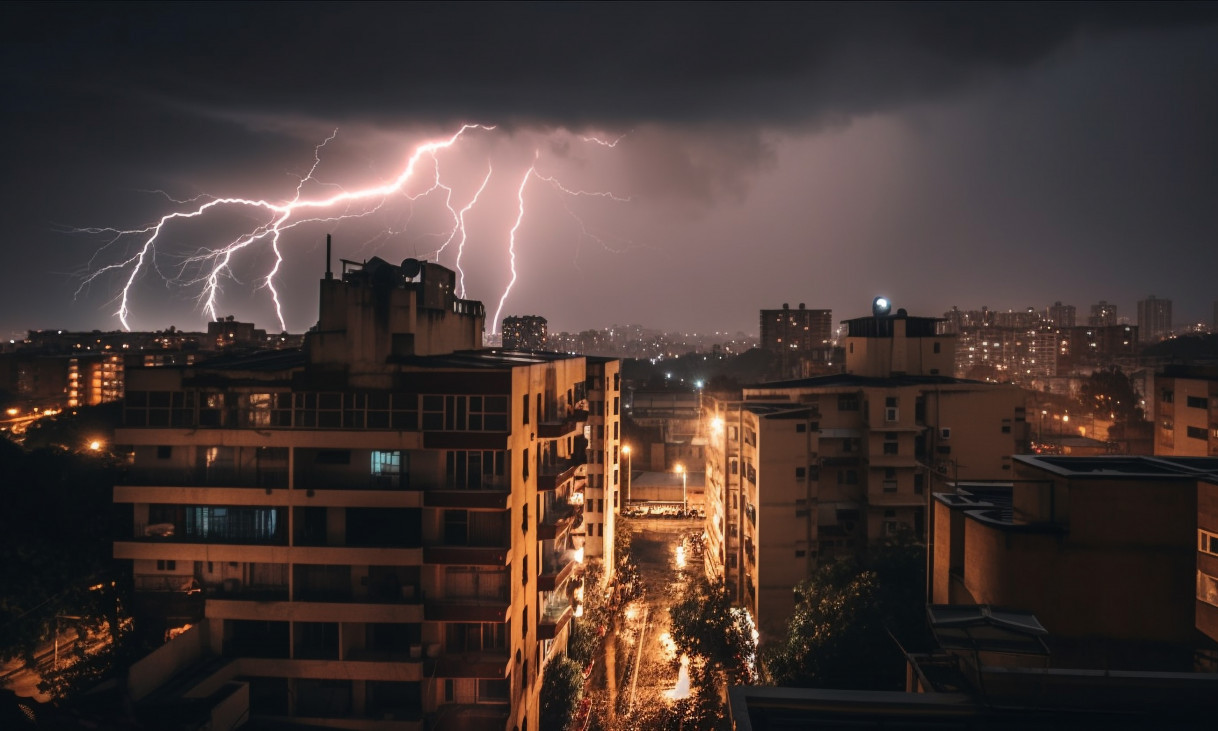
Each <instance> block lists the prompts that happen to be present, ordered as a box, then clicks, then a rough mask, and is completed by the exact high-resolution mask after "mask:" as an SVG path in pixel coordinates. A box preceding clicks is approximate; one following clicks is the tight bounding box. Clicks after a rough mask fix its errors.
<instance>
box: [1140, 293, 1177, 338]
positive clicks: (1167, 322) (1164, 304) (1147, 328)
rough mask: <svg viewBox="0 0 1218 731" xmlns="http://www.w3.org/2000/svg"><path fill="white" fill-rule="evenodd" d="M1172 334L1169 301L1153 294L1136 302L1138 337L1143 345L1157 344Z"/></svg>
mask: <svg viewBox="0 0 1218 731" xmlns="http://www.w3.org/2000/svg"><path fill="white" fill-rule="evenodd" d="M1171 333H1172V327H1171V300H1162V299H1158V298H1157V297H1155V296H1154V295H1153V294H1152V295H1150V296H1149V297H1147V298H1146V299H1144V300H1138V335H1139V336H1140V337H1141V339H1142V342H1144V343H1157V342H1159V341H1160V340H1163V339H1164V338H1166V337H1169V336H1170V335H1171Z"/></svg>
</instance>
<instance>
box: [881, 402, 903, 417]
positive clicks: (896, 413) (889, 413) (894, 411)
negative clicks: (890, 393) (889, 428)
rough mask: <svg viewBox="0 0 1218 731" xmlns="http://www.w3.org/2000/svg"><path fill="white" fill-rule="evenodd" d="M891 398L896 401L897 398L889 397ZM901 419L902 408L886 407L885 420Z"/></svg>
mask: <svg viewBox="0 0 1218 731" xmlns="http://www.w3.org/2000/svg"><path fill="white" fill-rule="evenodd" d="M889 400H890V401H894V400H895V399H889ZM900 420H901V410H900V409H898V408H896V407H895V406H886V407H884V421H900Z"/></svg>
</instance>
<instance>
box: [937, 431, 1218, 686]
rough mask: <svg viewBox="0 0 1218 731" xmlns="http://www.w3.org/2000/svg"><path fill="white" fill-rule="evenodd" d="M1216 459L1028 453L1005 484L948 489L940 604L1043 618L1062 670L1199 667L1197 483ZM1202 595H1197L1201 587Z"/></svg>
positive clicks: (942, 519)
mask: <svg viewBox="0 0 1218 731" xmlns="http://www.w3.org/2000/svg"><path fill="white" fill-rule="evenodd" d="M1216 475H1218V459H1201V460H1198V459H1190V458H1170V459H1163V458H1153V457H1057V456H1053V457H1049V456H1026V455H1021V456H1016V457H1015V470H1014V474H1013V475H1012V477H1013V479H1012V480H1011V481H1010V482H1007V483H1005V484H984V483H977V484H970V483H969V481H967V480H960V481H958V482H956V483H955V485H954V486H953V487H954V489H953V490H950V491H947V492H941V493H937V494H936V495H935V504H934V510H935V514H934V525H933V530H934V537H933V543H932V555H933V560H932V566H931V579H930V585H931V595H932V601H933V602H934V603H935V604H952V605H970V606H971V605H993V606H1001V607H1006V608H1010V609H1014V610H1020V611H1027V612H1031V613H1033V614H1035V615H1036V617H1037V618H1038V619H1039V620H1040V622H1041V623H1042V624H1043V625H1044V627H1045V628H1046V629H1047V630H1048V632H1049V634H1050V635H1051V637H1052V638H1053V642H1052V643H1051V645H1050V647H1051V649H1052V651H1053V659H1052V663H1053V665H1052V666H1053V667H1059V666H1060V667H1068V668H1100V669H1111V670H1157V671H1171V672H1175V671H1191V670H1192V669H1193V668H1194V664H1195V662H1196V659H1197V657H1198V655H1197V653H1198V652H1202V653H1206V652H1208V653H1211V656H1212V652H1213V649H1214V648H1215V647H1218V646H1216V645H1213V644H1212V643H1210V642H1208V641H1206V640H1205V639H1204V638H1202V637H1201V635H1200V634H1198V632H1197V630H1196V628H1195V625H1196V617H1197V615H1198V608H1199V605H1198V604H1197V602H1196V600H1195V597H1196V596H1200V591H1201V589H1200V582H1199V580H1197V571H1198V558H1199V557H1198V551H1197V545H1196V544H1194V538H1193V536H1194V535H1196V533H1197V525H1198V504H1199V503H1198V500H1199V494H1201V495H1204V494H1205V493H1199V485H1205V484H1211V483H1213V481H1214V479H1215V476H1216ZM1195 586H1196V587H1197V588H1196V593H1195V590H1194V587H1195Z"/></svg>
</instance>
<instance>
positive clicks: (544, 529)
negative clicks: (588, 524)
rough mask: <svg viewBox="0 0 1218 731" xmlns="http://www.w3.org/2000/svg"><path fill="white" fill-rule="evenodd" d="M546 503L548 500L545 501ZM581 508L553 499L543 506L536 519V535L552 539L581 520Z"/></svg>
mask: <svg viewBox="0 0 1218 731" xmlns="http://www.w3.org/2000/svg"><path fill="white" fill-rule="evenodd" d="M547 502H548V503H549V502H550V501H547ZM582 518H583V508H582V507H579V506H575V505H572V504H570V503H568V502H566V501H564V500H554V501H553V502H552V503H551V504H547V505H546V506H545V512H544V513H543V514H542V516H541V518H540V519H539V520H538V521H537V537H538V538H539V539H540V540H543V541H544V540H552V539H554V538H557V537H558V536H560V535H562V534H563V533H564V532H565V531H567V530H569V529H570V528H572V527H573V526H575V525H578V524H579V523H580V522H582Z"/></svg>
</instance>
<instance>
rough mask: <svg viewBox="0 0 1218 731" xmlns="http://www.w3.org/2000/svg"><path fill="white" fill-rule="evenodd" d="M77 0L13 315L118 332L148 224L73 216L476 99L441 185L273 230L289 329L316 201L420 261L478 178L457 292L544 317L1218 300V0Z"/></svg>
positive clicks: (160, 324)
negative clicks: (331, 1)
mask: <svg viewBox="0 0 1218 731" xmlns="http://www.w3.org/2000/svg"><path fill="white" fill-rule="evenodd" d="M62 10H63V9H62V8H56V7H54V6H53V7H51V8H35V7H33V6H19V7H17V8H9V9H6V10H5V11H4V14H5V19H6V22H5V25H6V26H7V27H9V28H10V29H18V28H19V29H20V33H21V34H20V36H17V35H14V36H11V37H10V38H9V39H7V41H6V43H5V44H4V49H5V53H6V54H7V55H8V59H7V60H8V61H9V63H7V64H5V69H6V70H5V71H4V72H3V74H2V75H0V79H2V81H0V88H2V89H3V90H4V92H5V94H6V98H7V99H9V100H10V102H11V104H12V111H11V112H10V114H9V115H7V116H6V118H5V121H4V122H3V124H4V125H5V127H4V129H5V133H6V138H7V139H9V140H19V141H20V144H14V145H11V146H10V147H9V149H8V151H7V155H6V164H5V166H4V170H5V172H4V173H3V175H4V187H3V190H4V191H5V195H6V200H7V202H8V211H9V213H10V215H11V219H10V230H9V232H8V237H9V238H8V243H7V245H6V246H5V253H6V254H7V259H8V262H9V265H10V267H11V268H10V272H15V273H17V274H16V275H10V278H9V280H10V281H9V282H8V284H7V286H6V287H4V288H3V292H4V294H3V295H2V297H3V299H2V300H0V312H3V313H4V315H3V317H0V331H2V332H4V333H5V334H6V335H7V336H8V337H13V336H14V335H19V334H21V333H23V332H24V331H25V330H28V329H39V328H62V329H71V330H93V329H99V330H103V331H109V330H115V329H120V328H121V326H122V323H121V322H120V320H119V318H118V317H116V314H115V313H116V312H117V310H118V308H119V302H118V300H117V299H116V297H117V296H118V295H119V292H120V290H121V288H122V284H123V282H124V281H125V278H126V277H127V276H128V275H129V274H130V270H129V269H121V270H120V269H115V270H112V271H110V272H108V273H103V274H102V276H100V277H98V278H97V279H94V280H93V281H92V283H91V284H89V285H88V286H86V287H84V288H83V289H82V288H81V285H82V284H83V283H84V282H85V280H86V278H87V277H88V276H89V275H90V274H95V273H98V272H99V271H103V270H104V268H105V267H107V266H110V265H114V264H115V263H116V262H120V261H122V260H123V259H124V258H125V257H127V256H130V255H131V253H132V252H133V251H134V242H135V241H136V239H133V238H130V237H129V238H128V239H124V240H121V241H116V242H115V243H114V244H112V245H110V246H108V247H105V246H104V244H106V243H107V242H109V241H112V240H113V239H114V235H113V233H106V232H100V231H96V230H94V231H92V232H89V231H84V230H83V229H97V228H110V229H125V230H133V229H138V228H141V227H144V226H147V225H148V224H149V223H150V222H151V221H155V220H156V218H157V217H159V216H164V215H166V214H169V213H171V212H172V211H175V210H187V209H186V208H183V206H186V205H187V204H185V203H178V202H175V201H186V200H188V199H193V198H195V197H196V196H200V195H206V194H210V195H221V196H243V197H250V198H260V199H265V200H268V201H272V202H275V203H276V204H278V205H282V204H284V203H286V202H288V201H291V200H292V199H293V196H294V195H296V194H297V193H298V191H300V190H301V189H300V188H298V185H300V181H301V180H302V179H308V180H309V181H310V186H311V187H309V188H308V189H306V190H304V191H303V192H304V193H305V194H306V197H307V196H309V195H312V196H315V197H316V196H321V195H324V194H333V193H335V192H336V191H348V192H350V191H356V190H359V189H361V187H363V188H366V187H368V186H375V185H384V184H385V183H386V181H387V180H390V179H392V178H393V177H394V175H396V174H398V173H399V172H400V171H401V168H402V165H403V164H404V161H405V160H406V159H407V157H408V155H409V153H410V152H411V151H412V150H414V149H416V148H417V146H418V145H420V144H422V143H423V142H424V141H426V140H435V139H440V138H448V137H449V136H450V135H452V134H453V133H454V132H455V131H456V130H458V129H460V126H461V125H462V124H481V125H486V126H488V127H489V126H492V125H494V126H495V129H494V130H493V131H478V134H477V135H474V134H471V135H469V139H468V142H469V144H468V145H466V146H463V147H461V148H460V149H454V150H453V151H452V153H451V154H447V153H446V154H445V155H442V156H441V157H439V158H438V160H437V161H436V163H435V164H436V165H442V171H443V174H444V177H443V180H442V182H443V183H444V184H445V185H447V186H448V190H449V192H448V194H447V195H448V196H449V197H448V198H447V199H446V200H447V203H448V205H447V206H445V205H443V203H444V200H443V194H442V193H441V192H437V193H434V194H433V195H431V196H430V197H426V196H420V194H421V193H423V192H424V190H425V189H426V188H427V186H428V185H430V181H431V178H430V177H427V178H426V180H425V183H417V181H420V180H424V178H423V177H420V178H417V179H416V183H417V184H418V185H421V186H422V187H415V188H408V189H404V190H403V191H401V193H402V195H399V196H398V197H397V198H395V199H394V200H393V201H391V203H392V205H389V204H386V205H380V206H373V207H372V211H371V212H370V213H366V212H363V211H361V213H365V215H363V216H362V217H361V218H360V219H358V220H353V219H352V220H345V221H326V222H318V223H316V224H310V225H302V226H300V227H299V228H291V229H286V230H285V232H284V237H283V240H282V243H283V249H282V251H283V253H284V256H285V262H284V264H283V266H282V269H281V271H280V273H279V279H278V280H277V282H278V285H277V286H278V287H279V289H280V290H281V291H282V293H283V295H284V304H285V317H284V325H285V326H286V327H287V329H288V330H289V331H292V332H300V331H303V330H305V329H307V328H308V327H310V326H311V325H312V324H313V323H314V322H315V321H316V314H317V302H316V282H317V280H318V279H320V278H321V277H322V275H323V274H324V271H325V251H324V249H325V247H324V241H325V234H326V233H333V234H334V241H335V244H334V253H333V259H334V261H335V268H338V260H339V259H344V258H345V259H351V260H355V261H360V260H363V259H367V258H370V257H371V256H380V257H382V258H384V259H387V260H389V261H391V262H395V263H396V262H398V261H401V260H402V259H403V258H406V257H412V256H413V257H427V256H428V255H429V254H431V253H432V252H434V251H436V250H437V249H439V248H440V247H441V245H442V243H443V242H444V241H445V240H446V238H448V237H450V236H451V232H452V229H453V224H452V220H451V217H450V215H449V213H448V209H458V210H459V209H461V208H462V207H463V206H465V205H466V204H467V203H470V202H471V201H472V200H473V197H474V196H475V195H476V194H477V193H478V191H483V193H484V194H485V196H486V198H485V199H484V201H483V202H484V203H485V205H483V206H482V207H479V208H476V209H475V208H471V209H470V219H469V221H468V225H467V233H468V241H469V243H468V245H469V250H468V251H467V253H466V256H467V257H468V258H467V259H466V262H467V263H469V266H468V267H467V270H468V271H467V273H468V275H469V282H468V287H469V289H468V296H469V297H472V298H474V299H479V300H482V301H483V302H485V303H486V305H487V309H488V320H490V319H491V318H490V316H491V315H492V314H494V313H495V312H496V306H499V307H502V315H503V316H506V315H511V314H524V313H532V314H540V315H542V316H545V317H547V319H548V320H549V321H550V327H551V330H552V331H579V330H584V329H590V328H605V327H608V326H610V324H612V323H615V322H638V323H642V324H644V325H645V326H647V327H650V328H656V329H659V330H665V331H685V332H689V331H694V332H713V331H724V332H729V333H734V332H746V333H752V332H755V328H756V313H757V311H758V310H761V309H773V308H778V307H780V306H781V304H782V303H783V302H789V303H790V304H791V306H792V307H795V306H797V303H799V302H806V303H807V305H808V307H812V308H822V309H831V310H832V311H833V313H834V315H833V316H834V318H835V319H836V320H841V319H845V318H849V317H854V316H859V315H863V314H865V313H866V311H867V308H868V306H869V302H870V297H871V296H873V295H876V294H884V295H886V296H888V297H889V298H890V299H891V300H892V301H893V302H894V304H895V305H896V306H898V307H904V308H906V309H907V310H908V311H909V312H910V313H911V314H919V315H925V316H938V315H940V314H942V313H943V312H945V311H947V310H949V309H950V308H951V307H952V306H959V307H961V308H962V309H974V308H979V307H981V306H983V305H986V306H989V307H990V308H991V309H994V310H998V311H1007V310H1022V309H1024V308H1026V307H1029V306H1032V307H1035V308H1037V309H1040V308H1043V307H1048V306H1049V305H1050V304H1051V303H1053V302H1055V301H1061V302H1063V303H1066V304H1072V305H1074V306H1076V307H1077V308H1078V311H1079V312H1080V313H1082V312H1085V311H1086V309H1087V308H1089V306H1090V305H1092V304H1094V303H1096V302H1099V301H1101V300H1107V301H1109V302H1112V303H1114V304H1116V305H1117V306H1118V308H1119V314H1120V315H1121V316H1123V317H1130V318H1133V317H1134V316H1135V313H1136V305H1137V302H1138V301H1140V300H1143V299H1146V298H1147V297H1148V296H1150V295H1152V294H1153V295H1156V296H1158V297H1159V298H1164V299H1170V300H1172V302H1173V308H1174V309H1173V312H1174V319H1175V321H1176V323H1177V324H1184V323H1190V322H1199V321H1200V322H1209V321H1210V318H1211V316H1212V313H1213V311H1214V310H1213V307H1214V302H1215V300H1216V299H1218V290H1216V289H1215V288H1214V286H1213V284H1212V281H1211V279H1212V278H1211V277H1210V276H1209V273H1210V272H1212V271H1213V268H1214V265H1215V264H1218V253H1215V249H1214V247H1213V246H1212V243H1213V242H1214V241H1215V240H1218V221H1216V220H1215V219H1214V216H1213V215H1212V212H1211V208H1212V200H1214V198H1215V195H1216V194H1218V179H1216V178H1215V176H1214V174H1213V171H1212V169H1211V168H1212V164H1211V161H1212V160H1213V159H1215V157H1218V149H1216V148H1218V142H1216V141H1215V140H1214V139H1213V137H1212V134H1210V132H1209V131H1210V130H1212V129H1213V127H1214V124H1215V122H1218V100H1215V99H1214V97H1213V94H1212V93H1211V89H1212V87H1213V81H1214V79H1215V78H1218V43H1216V42H1215V41H1216V40H1218V38H1216V36H1218V28H1216V27H1215V17H1216V16H1215V12H1214V11H1213V10H1212V9H1211V8H1210V7H1208V6H1200V7H1198V6H1180V5H1137V4H1135V5H1121V6H1114V5H1098V6H1097V5H1062V6H1054V7H1053V8H1052V9H1047V8H1044V7H1041V8H1037V9H1034V10H1027V9H1022V8H1019V7H1017V6H1013V5H998V6H981V7H975V6H970V7H969V8H957V7H953V6H943V5H917V6H913V7H912V8H910V7H908V6H890V5H886V6H873V7H870V8H866V7H851V6H814V7H803V8H797V9H793V10H792V9H786V8H782V7H779V6H775V5H764V6H761V7H760V8H754V7H752V6H750V7H749V9H747V10H744V9H742V7H741V6H729V7H728V8H726V9H722V8H713V7H709V6H704V7H701V8H698V9H697V10H696V12H690V9H689V8H686V7H684V6H675V5H661V6H659V7H658V8H651V7H649V8H648V9H647V10H642V9H639V8H633V9H630V10H627V11H619V10H615V9H612V8H610V7H609V6H569V7H563V8H559V9H550V8H547V7H543V6H540V5H531V4H525V5H513V6H507V7H496V6H492V7H483V8H480V14H481V18H480V19H475V20H472V21H471V20H468V19H467V18H466V17H465V16H464V15H462V14H461V13H460V12H458V11H455V10H452V9H449V8H446V7H444V6H412V7H406V8H396V9H388V10H382V9H375V8H372V7H369V6H363V7H360V8H356V9H354V10H353V9H349V8H339V7H338V6H329V5H322V6H302V7H301V8H296V9H291V10H284V9H281V8H279V7H278V6H266V5H256V6H253V7H249V8H247V7H244V6H242V7H240V8H237V7H230V8H225V9H224V11H223V12H215V11H214V9H209V8H206V7H204V6H187V7H185V8H179V7H176V6H166V5H159V6H153V7H152V8H144V7H143V6H134V5H120V6H113V7H109V8H105V9H90V8H74V9H73V10H72V13H71V16H72V17H71V18H63V17H60V16H61V15H62V14H63V13H62ZM319 20H324V22H317V21H319ZM267 28H274V29H276V32H274V33H266V32H264V31H265V29H267ZM403 29H411V31H410V32H404V31H403ZM437 59H442V61H440V60H437ZM557 59H562V61H561V62H560V61H558V60H557ZM466 141H467V140H465V139H463V140H462V141H461V142H462V144H465V143H466ZM609 145H613V146H612V147H610V146H609ZM530 166H535V167H536V173H535V174H534V175H533V177H531V178H530V177H529V176H528V174H527V171H528V170H530V169H531V168H530ZM438 169H439V168H438ZM437 174H439V173H437ZM428 175H429V176H430V170H429V171H428ZM488 175H489V178H488ZM484 181H488V182H486V184H485V185H486V187H485V190H483V189H482V188H480V187H479V186H480V184H483V182H484ZM526 183H527V185H528V187H526ZM557 186H562V187H557ZM580 192H583V193H607V194H612V196H613V197H612V198H610V197H607V196H590V195H583V196H579V195H572V194H573V193H580ZM407 196H419V197H418V198H417V200H415V201H411V200H409V199H408V198H407ZM195 205H197V203H196V204H195ZM522 211H523V213H522ZM348 212H349V211H348ZM230 213H235V214H237V215H227V217H222V218H220V219H219V220H216V219H214V218H209V219H207V220H204V219H203V218H200V219H199V221H198V223H200V224H204V225H201V226H189V227H181V228H176V229H175V230H174V231H173V235H172V237H168V238H167V239H166V240H164V241H162V242H160V243H162V244H163V247H162V248H159V249H158V251H157V256H158V258H157V260H156V261H155V263H153V262H150V264H149V268H147V269H146V270H144V271H145V274H144V275H142V276H140V277H137V279H136V284H135V287H134V289H133V290H132V293H133V297H132V304H133V306H132V309H131V312H132V317H131V319H130V321H129V324H130V326H131V327H132V328H133V329H139V330H156V329H163V328H166V327H168V326H170V325H174V326H176V327H178V328H180V329H184V330H202V329H205V327H206V326H205V324H204V323H205V322H207V320H208V319H209V317H210V316H209V314H208V312H207V311H206V310H205V309H204V308H202V307H200V304H199V299H198V297H199V291H198V287H197V286H195V285H190V284H189V281H190V280H192V279H198V278H199V277H200V275H201V274H206V270H204V269H200V268H199V267H197V266H196V267H193V268H192V267H191V266H190V262H189V257H191V256H192V255H197V254H198V253H199V252H202V251H205V250H207V249H208V248H209V247H210V248H214V247H216V246H219V245H220V244H222V243H224V242H226V241H229V240H231V239H232V237H233V236H234V235H236V234H234V233H233V232H234V231H238V232H239V231H243V230H246V229H245V228H244V227H246V226H249V225H253V226H257V225H259V224H260V223H262V222H261V221H259V220H258V219H253V218H250V217H249V216H248V215H247V211H230ZM191 223H194V222H193V221H192V222H191ZM513 224H515V227H514V226H513ZM517 230H518V232H519V239H518V241H517V246H516V248H515V251H514V255H515V257H516V263H517V265H518V266H517V271H516V273H517V275H518V276H517V277H516V278H515V280H514V284H513V283H511V282H512V279H511V277H510V274H511V263H512V260H511V257H510V255H509V252H508V251H507V244H508V236H509V234H510V233H511V232H513V231H517ZM226 237H227V238H226ZM170 238H171V239H172V240H169V239H170ZM454 246H455V244H454ZM453 254H454V252H453V249H452V248H449V249H448V250H447V251H445V252H443V253H442V254H440V255H439V257H438V259H439V261H440V263H442V264H445V265H446V266H450V267H451V266H453V260H452V258H451V257H452V256H453ZM196 263H197V262H196ZM271 263H273V257H272V255H271V254H270V253H268V250H267V249H261V250H259V251H257V252H253V251H251V252H250V253H249V254H248V255H245V254H243V255H242V258H240V259H239V260H238V261H236V262H235V266H234V267H233V268H232V269H231V270H229V271H222V272H221V273H220V274H221V276H220V278H219V287H218V290H217V291H218V293H219V295H220V296H219V300H218V302H217V308H218V309H216V310H215V314H217V315H220V316H225V315H230V314H231V315H235V316H236V317H237V318H238V319H240V320H244V321H252V322H254V323H256V324H257V325H258V326H259V327H264V328H266V329H267V330H268V331H277V330H278V329H279V325H278V321H277V319H276V314H275V312H274V309H273V307H272V305H271V300H270V298H269V296H268V291H267V290H266V288H265V287H264V286H261V284H262V282H261V277H263V275H264V273H265V272H266V271H267V267H268V266H270V265H271ZM153 264H154V265H153ZM157 274H168V275H170V276H171V277H172V278H176V279H177V280H178V281H177V282H175V283H170V284H166V283H165V282H164V281H163V280H162V279H160V278H159V277H158V276H157ZM196 285H197V282H196ZM78 290H79V294H77V292H78ZM556 302H562V303H563V304H562V305H561V306H558V305H555V304H554V303H556ZM498 324H499V323H498V322H493V323H492V322H488V327H487V330H488V332H489V331H493V330H497V328H498Z"/></svg>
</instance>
